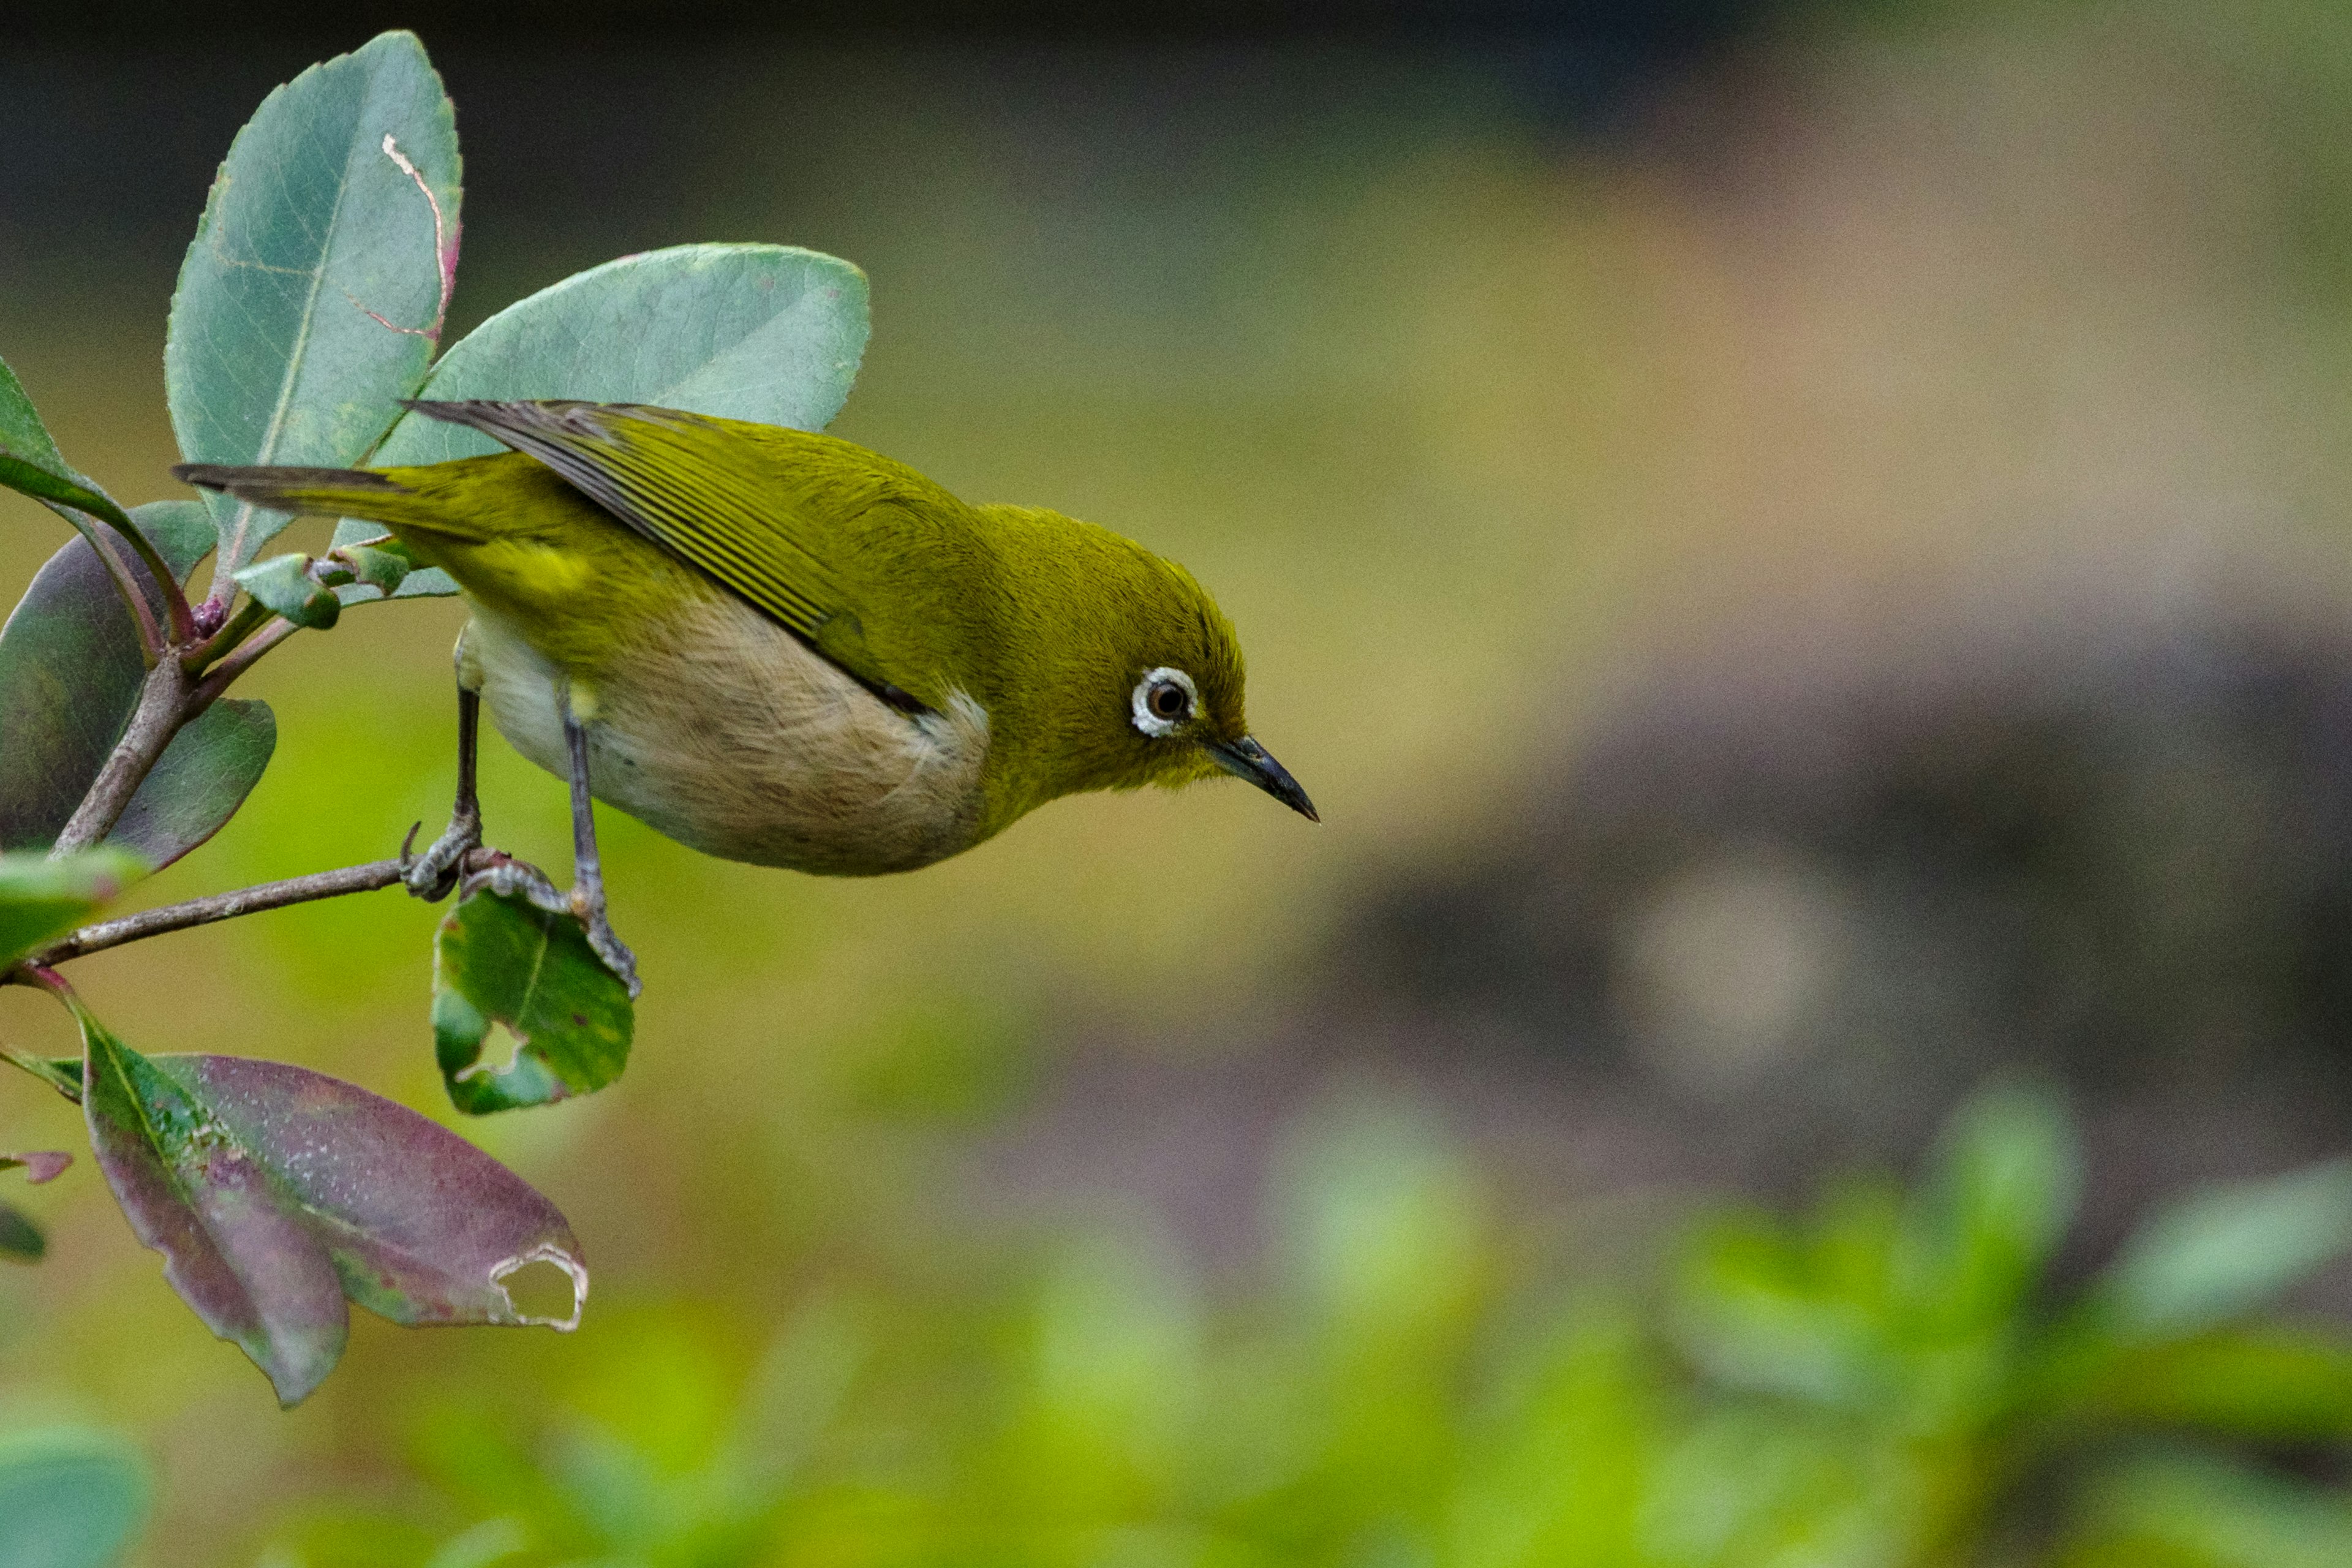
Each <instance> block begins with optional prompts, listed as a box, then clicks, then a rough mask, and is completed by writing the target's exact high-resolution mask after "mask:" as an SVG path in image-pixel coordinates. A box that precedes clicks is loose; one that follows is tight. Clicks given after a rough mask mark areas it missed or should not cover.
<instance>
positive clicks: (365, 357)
mask: <svg viewBox="0 0 2352 1568" xmlns="http://www.w3.org/2000/svg"><path fill="white" fill-rule="evenodd" d="M457 179H458V161H457V121H456V116H455V113H454V111H453V110H452V109H451V108H450V104H449V100H448V98H447V96H446V94H444V93H443V92H442V90H441V79H440V78H439V77H437V76H436V75H435V74H434V71H433V67H432V64H431V62H430V61H428V60H427V59H426V58H425V47H424V46H423V45H422V44H419V43H418V42H417V41H416V38H415V35H413V34H409V33H385V34H383V35H382V36H381V37H377V38H375V39H374V40H373V41H372V42H371V43H369V44H368V45H367V47H364V48H362V49H360V50H358V51H357V52H355V53H352V54H348V55H342V56H339V57H338V58H334V59H331V60H329V61H328V62H327V63H326V64H324V65H319V66H313V67H311V68H310V69H309V70H307V71H304V72H303V73H302V74H301V75H300V76H299V77H296V78H295V79H293V80H292V81H290V82H289V83H287V84H286V85H285V86H283V87H281V88H279V89H278V90H277V91H275V92H273V93H271V94H270V95H269V96H268V98H267V99H265V100H262V104H261V107H260V109H259V110H257V111H256V112H255V114H254V117H253V119H252V120H251V121H248V122H247V125H246V127H245V129H244V130H243V131H240V132H237V137H236V142H234V143H233V144H232V145H231V146H230V148H229V153H228V157H227V159H226V161H225V162H224V163H222V164H221V169H220V176H219V178H218V179H216V180H215V181H214V183H213V188H212V195H211V196H210V197H209V198H208V199H207V200H206V201H205V215H204V217H203V219H202V220H201V221H200V222H199V223H198V224H197V226H196V237H195V240H194V243H193V244H192V245H190V246H189V247H188V255H187V259H186V260H185V262H184V263H183V264H182V266H181V268H180V284H179V289H177V291H176V292H175V293H174V294H173V297H172V324H171V333H170V336H169V338H168V339H167V340H166V342H165V344H164V350H163V380H164V388H165V391H166V392H167V394H168V395H169V396H170V400H171V405H172V427H173V430H174V431H176V432H177V433H178V435H179V438H180V450H181V452H182V453H183V454H184V455H185V456H186V457H187V458H189V459H190V460H191V461H194V462H204V463H294V464H307V465H315V466H320V467H328V468H335V467H341V466H344V465H347V464H350V463H353V462H356V461H358V460H359V459H360V458H362V457H363V456H364V455H365V454H366V452H367V450H368V448H369V447H372V446H373V445H374V444H375V442H376V441H377V439H378V438H379V437H382V436H383V432H384V431H385V429H387V428H388V427H389V426H391V424H392V422H393V419H394V416H396V415H397V414H398V413H399V408H398V406H397V402H398V400H399V399H400V398H402V397H404V396H406V395H408V394H409V393H411V392H413V391H415V388H416V387H417V385H418V384H420V383H421V382H423V381H424V379H425V366H426V364H427V363H428V362H429V361H430V359H431V356H432V353H433V345H434V343H435V342H436V341H437V339H438V338H439V336H440V331H441V323H442V319H443V316H444V314H445V313H446V307H447V300H448V291H449V288H450V283H451V280H452V279H454V277H455V276H456V268H457V202H458V184H457ZM206 504H207V505H209V506H210V507H211V508H212V509H213V515H214V517H215V520H216V521H218V523H219V527H220V538H221V564H222V568H223V570H225V571H226V572H228V573H231V574H234V573H235V572H236V570H237V569H239V568H240V567H242V566H244V565H245V564H246V563H247V562H249V561H250V560H252V559H253V557H254V555H255V553H256V552H258V550H259V549H260V547H261V545H262V544H263V543H264V542H267V541H268V539H269V538H270V537H271V536H272V535H274V534H275V533H277V532H278V530H279V529H281V528H283V527H284V526H285V525H286V522H287V521H288V519H287V517H286V515H285V514H283V513H280V512H267V511H257V510H256V509H254V508H253V507H251V506H249V505H247V504H245V503H243V502H240V501H237V500H234V499H233V498H231V497H228V496H223V495H215V496H212V497H210V498H208V500H207V502H206Z"/></svg>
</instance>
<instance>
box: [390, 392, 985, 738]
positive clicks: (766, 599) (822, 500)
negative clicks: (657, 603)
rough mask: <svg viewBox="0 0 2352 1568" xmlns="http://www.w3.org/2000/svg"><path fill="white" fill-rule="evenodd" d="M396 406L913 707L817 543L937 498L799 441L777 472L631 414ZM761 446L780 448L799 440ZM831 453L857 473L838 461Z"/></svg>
mask: <svg viewBox="0 0 2352 1568" xmlns="http://www.w3.org/2000/svg"><path fill="white" fill-rule="evenodd" d="M409 406H410V407H411V408H414V409H415V410H416V412H418V413H419V414H423V415H425V416H428V417H430V418H434V419H441V420H446V421H447V422H448V423H450V424H453V425H464V426H470V427H472V428H474V429H476V430H479V431H481V432H482V433H483V434H485V435H487V436H489V437H493V438H494V439H496V440H499V441H501V442H503V443H505V444H506V445H507V446H509V447H513V448H514V449H515V450H516V451H518V452H522V453H525V454H527V455H528V456H530V457H532V458H537V459H538V460H539V461H540V462H541V463H544V464H546V465H547V466H548V467H549V468H551V469H553V470H554V471H555V472H556V473H557V474H560V475H561V476H562V478H563V479H565V480H567V481H569V482H570V483H571V484H572V487H573V488H574V489H578V490H579V491H580V492H581V493H582V494H583V495H585V496H587V497H588V498H589V499H590V500H593V501H594V502H596V504H597V505H599V506H601V507H603V508H604V510H606V511H608V512H610V513H611V514H612V515H613V516H614V517H615V518H617V519H618V520H619V521H621V522H623V523H625V524H626V525H627V526H628V527H629V528H631V529H632V530H634V531H636V532H637V533H639V534H642V535H643V536H644V537H646V539H648V540H650V541H652V542H654V543H656V544H658V545H660V546H661V547H662V548H663V549H665V550H667V551H668V552H670V553H672V554H673V555H676V556H677V557H678V558H679V559H681V560H683V561H685V562H686V563H688V564H689V565H691V566H694V567H696V568H698V569H699V570H700V571H701V572H702V573H704V574H706V575H708V576H709V577H710V578H711V579H712V580H713V581H715V582H717V583H718V584H719V586H721V587H723V588H725V589H727V590H728V591H730V593H733V594H734V595H737V596H738V597H740V598H741V599H743V600H744V601H745V602H746V603H748V604H750V605H751V606H752V607H753V608H755V609H757V610H759V611H760V612H761V614H763V615H765V616H768V617H769V618H770V619H772V620H773V621H775V622H776V623H777V624H778V625H780V626H783V627H785V628H786V629H787V630H789V631H791V632H793V633H794V634H795V635H797V636H798V637H801V639H802V640H803V641H804V642H806V643H808V644H809V645H810V646H811V647H814V648H815V649H816V651H817V652H819V653H821V654H823V655H824V656H825V657H826V658H830V659H832V660H833V661H834V662H835V664H837V665H839V666H841V668H843V669H845V670H846V671H847V672H848V673H849V674H851V675H853V676H855V677H856V679H858V680H859V681H861V682H863V683H864V684H865V685H866V687H867V688H868V689H871V690H873V691H874V692H875V693H876V694H877V696H880V697H882V698H883V699H884V700H886V701H889V702H891V703H892V704H893V705H895V706H898V707H900V708H904V709H909V710H914V709H919V708H921V707H922V706H924V704H923V703H922V702H921V701H920V700H919V699H917V698H915V697H912V696H910V695H908V691H907V690H906V689H904V686H903V685H902V684H901V680H898V679H892V676H891V673H890V672H889V671H887V670H885V669H882V668H877V661H876V660H875V659H874V658H873V656H872V654H871V653H870V651H869V650H868V649H867V648H866V644H865V638H864V636H863V633H862V630H861V627H860V623H859V617H858V614H857V611H858V606H857V605H856V603H855V598H856V595H855V593H854V590H853V588H852V586H851V584H848V583H846V582H845V581H844V580H843V577H842V574H840V573H839V572H838V571H837V570H835V567H834V566H833V565H832V564H831V563H830V561H829V559H828V558H829V556H830V555H832V553H833V551H832V550H829V549H828V542H829V541H828V536H829V535H830V536H832V537H833V540H834V541H837V540H838V537H839V534H840V531H841V529H842V528H843V527H844V525H845V524H846V523H848V522H849V521H852V520H854V519H856V518H857V517H859V516H861V515H862V514H864V513H866V512H869V511H871V510H873V509H875V508H877V507H879V506H892V505H897V506H906V505H908V504H909V503H912V504H913V505H915V506H918V507H919V506H921V505H923V504H925V503H930V502H935V501H937V500H942V499H946V498H945V492H940V491H937V487H935V486H931V485H930V484H929V481H928V480H925V479H922V478H921V476H919V475H918V474H915V473H914V472H913V471H912V470H910V469H904V468H899V467H898V465H897V464H894V463H889V462H887V460H886V459H882V458H874V457H873V455H872V454H869V453H865V452H863V451H862V450H861V449H859V448H856V447H850V446H849V445H848V444H847V443H845V442H839V441H835V440H833V439H831V438H829V437H814V436H806V437H802V439H803V440H804V441H805V442H806V443H807V445H808V447H809V451H808V453H807V454H805V455H804V456H805V457H806V458H807V459H808V460H807V461H804V462H803V463H799V464H792V463H785V464H779V463H778V462H777V461H776V459H775V456H774V455H773V454H772V453H771V452H769V451H767V450H765V449H763V448H762V447H761V446H758V445H755V444H753V443H752V442H751V441H749V440H747V439H745V438H744V437H741V436H740V435H737V434H735V433H733V432H731V431H730V430H729V429H727V428H726V426H723V425H721V424H719V422H716V421H713V420H709V419H706V418H704V417H702V416H698V415H693V414H686V413H681V412H679V411H677V410H675V409H667V408H653V407H646V406H642V405H635V404H613V403H574V402H556V401H547V402H510V403H509V402H487V401H468V402H448V403H432V402H419V403H412V404H410V405H409ZM771 434H772V435H773V436H775V437H784V438H787V439H788V438H789V437H791V436H800V434H801V433H799V432H792V433H789V435H788V433H786V432H783V431H781V430H779V431H775V432H772V433H771ZM845 453H855V454H856V458H859V459H865V460H848V459H846V458H844V457H843V454H845ZM934 492H936V493H934ZM837 548H838V544H837V542H836V543H835V544H834V549H837ZM902 679H903V678H902Z"/></svg>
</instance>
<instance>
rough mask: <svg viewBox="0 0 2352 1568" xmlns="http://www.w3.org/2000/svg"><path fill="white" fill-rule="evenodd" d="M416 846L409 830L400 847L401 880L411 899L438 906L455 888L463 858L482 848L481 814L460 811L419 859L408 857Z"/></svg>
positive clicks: (464, 859)
mask: <svg viewBox="0 0 2352 1568" xmlns="http://www.w3.org/2000/svg"><path fill="white" fill-rule="evenodd" d="M415 842H416V829H415V828H414V827H412V828H410V829H409V830H408V842H407V843H406V844H403V845H402V846H401V847H400V880H401V882H402V884H403V885H404V886H405V887H406V888H407V889H408V890H409V892H410V894H411V895H412V896H414V897H416V898H420V899H423V900H425V902H426V903H428V904H432V903H439V902H440V901H441V900H443V899H446V898H447V897H448V896H449V894H450V892H451V891H452V890H453V889H455V888H456V887H457V879H458V877H459V876H460V875H461V874H462V873H463V871H464V869H465V864H466V857H467V855H468V854H470V853H471V852H473V851H474V850H476V849H478V848H480V847H482V817H481V814H480V813H479V812H476V811H461V812H459V813H458V814H457V816H452V817H451V818H450V819H449V826H447V827H446V828H444V829H443V830H442V833H441V837H438V838H436V839H435V840H434V841H433V844H432V847H430V848H428V849H426V850H425V853H424V854H422V855H415V856H412V855H411V854H410V853H409V847H410V846H411V845H414V844H415Z"/></svg>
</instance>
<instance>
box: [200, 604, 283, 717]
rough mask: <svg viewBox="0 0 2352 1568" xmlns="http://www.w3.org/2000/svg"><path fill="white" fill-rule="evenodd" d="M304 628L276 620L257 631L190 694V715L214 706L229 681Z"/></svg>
mask: <svg viewBox="0 0 2352 1568" xmlns="http://www.w3.org/2000/svg"><path fill="white" fill-rule="evenodd" d="M301 629H302V628H301V627H299V626H296V625H295V624H294V623H293V622H292V621H286V620H280V621H273V622H272V623H270V624H269V625H268V626H264V627H262V628H261V630H259V631H258V632H256V633H255V634H254V635H253V636H252V637H247V638H246V640H245V641H244V642H243V643H241V644H239V645H238V647H237V648H236V651H235V652H233V653H231V654H230V655H229V656H228V657H227V658H224V659H222V660H221V661H220V662H219V663H218V664H216V665H215V666H213V667H212V668H211V669H209V670H207V671H206V672H205V678H204V679H203V680H202V681H201V682H200V683H198V685H197V687H196V689H195V690H194V692H192V693H190V695H189V700H188V712H189V715H190V716H191V717H194V715H195V714H198V713H201V712H203V711H204V710H205V709H207V708H209V707H211V706H212V704H213V699H214V698H215V697H218V696H219V695H220V694H221V693H222V692H224V691H226V690H227V689H228V683H229V682H230V681H232V680H235V679H236V678H237V677H238V676H240V675H243V674H244V673H245V672H246V671H247V670H248V669H251V668H253V666H254V663H255V661H257V659H259V658H261V656H262V655H263V654H265V653H268V651H269V650H270V649H271V648H274V647H277V646H278V644H279V643H282V642H284V641H285V640H286V639H287V638H288V637H292V636H293V635H294V634H295V633H296V632H299V631H300V630H301Z"/></svg>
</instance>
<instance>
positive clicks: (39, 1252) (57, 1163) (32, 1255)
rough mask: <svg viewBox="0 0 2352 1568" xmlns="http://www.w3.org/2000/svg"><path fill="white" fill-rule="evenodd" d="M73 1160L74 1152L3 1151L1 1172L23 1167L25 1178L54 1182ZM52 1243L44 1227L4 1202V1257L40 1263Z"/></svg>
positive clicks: (0, 1233) (0, 1212) (0, 1240)
mask: <svg viewBox="0 0 2352 1568" xmlns="http://www.w3.org/2000/svg"><path fill="white" fill-rule="evenodd" d="M72 1163H73V1156H72V1155H71V1154H61V1153H58V1152H54V1151H48V1150H44V1151H41V1152H37V1153H30V1154H0V1171H8V1170H17V1169H22V1170H23V1171H24V1173H25V1179H26V1181H28V1182H30V1183H32V1184H33V1185H35V1186H39V1185H40V1184H43V1183H44V1182H53V1181H56V1180H57V1179H58V1174H59V1173H62V1172H63V1171H64V1170H65V1168H66V1167H67V1166H68V1165H70V1164H72ZM48 1249H49V1244H48V1242H47V1240H46V1239H45V1238H44V1237H42V1235H41V1227H40V1226H37V1225H35V1224H34V1223H33V1222H32V1221H31V1220H29V1219H27V1218H26V1217H25V1215H22V1214H20V1213H19V1212H17V1211H16V1209H14V1208H11V1207H10V1206H9V1205H6V1204H0V1258H9V1259H11V1260H13V1261H16V1262H18V1263H38V1262H39V1261H40V1260H41V1258H43V1257H44V1256H45V1255H46V1254H47V1252H48Z"/></svg>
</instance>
